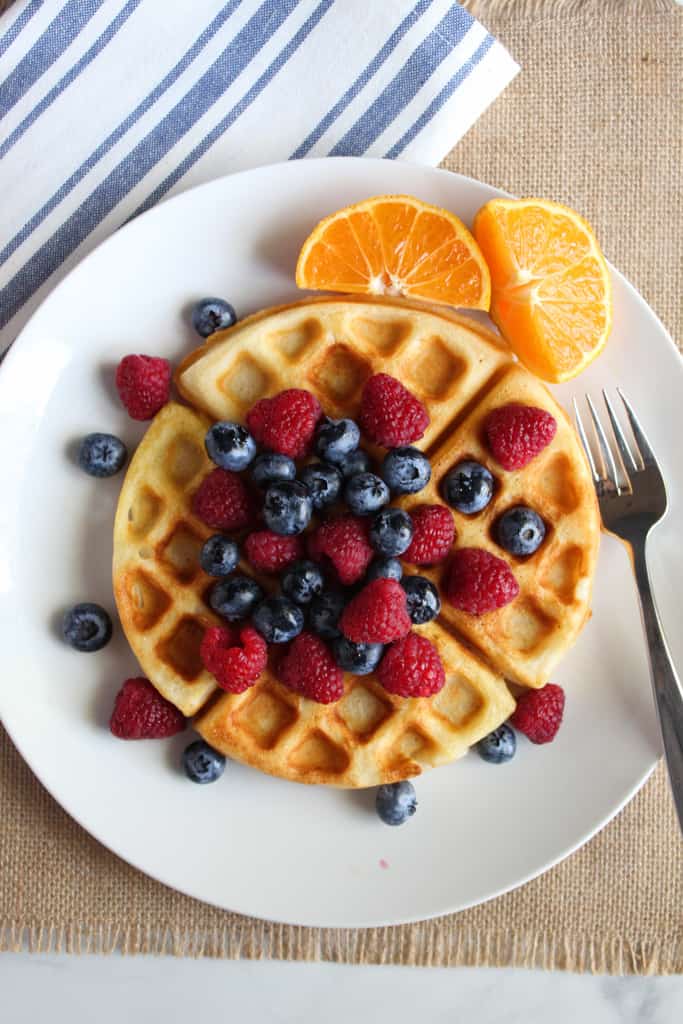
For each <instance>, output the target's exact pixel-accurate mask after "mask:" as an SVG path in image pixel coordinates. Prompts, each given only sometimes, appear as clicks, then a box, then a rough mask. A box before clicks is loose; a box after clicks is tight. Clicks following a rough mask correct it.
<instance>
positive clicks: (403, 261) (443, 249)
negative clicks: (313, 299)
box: [296, 196, 491, 309]
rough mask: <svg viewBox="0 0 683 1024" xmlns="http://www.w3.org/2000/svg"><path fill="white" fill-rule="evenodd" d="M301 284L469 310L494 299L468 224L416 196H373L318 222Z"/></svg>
mask: <svg viewBox="0 0 683 1024" xmlns="http://www.w3.org/2000/svg"><path fill="white" fill-rule="evenodd" d="M296 283H297V285H298V286H299V287H300V288H310V289H313V290H314V291H320V290H322V291H334V292H354V293H361V294H364V295H367V294H369V295H410V296H413V297H416V298H420V299H426V300H428V301H429V302H436V303H440V304H443V305H448V306H461V307H467V308H470V309H488V308H489V300H490V295H491V283H490V276H489V271H488V267H487V266H486V263H485V261H484V258H483V256H482V254H481V251H480V249H479V246H478V245H477V243H476V242H475V240H474V238H473V237H472V235H471V234H470V232H469V231H468V230H467V228H466V227H465V225H464V224H463V223H462V221H461V220H459V219H458V218H457V217H456V216H455V215H454V214H452V213H449V212H448V210H440V209H439V208H438V207H436V206H429V205H428V204H427V203H423V202H421V200H419V199H414V198H413V197H412V196H375V197H374V198H373V199H366V200H365V201H364V202H362V203H356V204H355V205H354V206H347V207H345V208H344V209H343V210H338V211H337V212H336V213H333V214H332V215H331V216H330V217H326V218H325V220H322V221H320V223H319V224H318V225H317V226H316V227H315V228H314V229H313V231H312V232H311V234H310V235H309V236H308V238H307V239H306V241H305V242H304V244H303V248H302V249H301V253H300V254H299V261H298V263H297V267H296Z"/></svg>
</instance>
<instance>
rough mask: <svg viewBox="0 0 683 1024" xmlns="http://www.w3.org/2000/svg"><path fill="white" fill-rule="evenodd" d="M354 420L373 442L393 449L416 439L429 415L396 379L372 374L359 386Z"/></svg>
mask: <svg viewBox="0 0 683 1024" xmlns="http://www.w3.org/2000/svg"><path fill="white" fill-rule="evenodd" d="M358 422H359V424H360V426H361V429H362V430H363V432H364V433H365V436H366V437H367V438H369V440H370V441H373V442H374V444H381V445H383V446H384V447H385V448H396V447H398V445H404V444H411V443H412V442H413V441H418V440H419V439H420V438H421V437H422V435H423V434H424V432H425V430H426V429H427V427H428V426H429V416H428V414H427V410H426V409H425V407H424V405H423V404H422V402H420V401H418V399H417V398H416V397H415V395H412V394H411V393H410V391H408V389H407V388H405V387H404V386H403V384H401V382H400V381H398V380H396V378H395V377H390V376H389V374H388V373H376V374H375V375H374V376H373V377H370V379H369V380H368V381H367V383H366V385H365V387H364V388H363V397H362V399H361V404H360V413H359V416H358Z"/></svg>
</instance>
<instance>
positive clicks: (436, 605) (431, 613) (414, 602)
mask: <svg viewBox="0 0 683 1024" xmlns="http://www.w3.org/2000/svg"><path fill="white" fill-rule="evenodd" d="M401 586H402V587H403V589H404V590H405V592H406V606H407V608H408V615H409V616H410V621H411V622H412V623H413V625H414V626H422V625H423V624H424V623H425V622H431V621H432V619H435V618H436V616H437V615H438V614H439V612H440V611H441V598H440V597H439V591H438V590H437V589H436V587H435V586H434V584H433V583H432V582H431V580H428V579H426V577H424V576H404V577H403V579H402V580H401Z"/></svg>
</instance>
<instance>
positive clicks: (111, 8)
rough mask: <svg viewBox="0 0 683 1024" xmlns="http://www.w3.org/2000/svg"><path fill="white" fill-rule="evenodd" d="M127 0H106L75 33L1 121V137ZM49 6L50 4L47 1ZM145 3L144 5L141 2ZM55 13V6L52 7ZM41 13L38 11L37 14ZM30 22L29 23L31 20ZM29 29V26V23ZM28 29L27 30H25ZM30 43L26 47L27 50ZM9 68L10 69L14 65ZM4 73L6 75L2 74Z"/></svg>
mask: <svg viewBox="0 0 683 1024" xmlns="http://www.w3.org/2000/svg"><path fill="white" fill-rule="evenodd" d="M124 4H125V0H105V3H103V4H102V7H101V8H100V9H99V10H98V11H97V12H96V13H95V14H94V15H93V16H92V18H91V19H90V21H89V22H88V23H87V25H86V26H85V28H84V29H83V30H82V31H81V32H80V33H79V34H78V35H77V36H76V38H75V39H74V41H73V42H72V43H71V45H70V46H68V47H67V48H66V49H65V50H64V52H63V53H62V54H61V56H60V57H58V58H57V60H56V61H55V62H54V64H53V65H52V67H51V68H50V70H49V73H47V74H45V75H41V77H40V78H39V79H38V81H37V82H34V83H33V85H32V86H31V88H30V89H28V90H27V91H26V92H25V93H24V95H23V96H22V97H21V99H20V100H19V102H18V103H17V104H16V105H15V106H14V107H13V108H12V110H10V111H9V113H8V114H7V115H6V116H5V117H4V118H3V119H2V122H1V123H0V138H2V139H5V138H7V136H8V135H9V134H10V133H11V132H12V130H13V129H14V128H15V127H16V126H17V125H18V124H19V122H20V121H23V119H24V118H25V117H26V115H27V114H29V113H30V112H31V111H32V110H33V108H34V107H35V105H36V104H37V103H39V102H40V100H41V99H42V98H43V96H45V94H46V93H48V92H49V91H50V89H51V88H52V87H53V85H55V83H56V82H58V81H59V79H60V78H62V76H63V75H65V74H66V72H67V71H68V70H69V68H71V67H72V65H73V64H75V63H76V62H77V61H78V59H79V58H80V57H82V56H83V54H84V53H85V51H86V50H87V49H88V48H89V47H90V46H92V44H93V43H94V42H95V40H96V39H97V37H98V36H99V35H101V34H102V32H104V30H105V29H106V27H107V25H109V23H110V22H111V21H113V20H114V18H115V17H116V15H117V14H118V13H119V11H120V10H121V8H122V7H123V6H124ZM48 6H50V5H49V4H48ZM141 6H142V5H141ZM52 13H53V17H54V13H55V12H54V10H53V12H52ZM37 16H38V15H36V17H37ZM133 17H135V15H133ZM29 24H30V23H29ZM27 29H28V26H27ZM25 31H26V30H25ZM26 49H28V47H25V48H24V52H25V50H26ZM8 70H11V66H10V68H9V69H8ZM3 77H4V76H3Z"/></svg>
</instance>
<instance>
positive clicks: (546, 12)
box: [458, 0, 675, 20]
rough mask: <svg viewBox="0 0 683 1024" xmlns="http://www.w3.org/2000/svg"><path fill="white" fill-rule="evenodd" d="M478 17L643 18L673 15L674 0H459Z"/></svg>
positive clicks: (461, 4)
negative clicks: (589, 15)
mask: <svg viewBox="0 0 683 1024" xmlns="http://www.w3.org/2000/svg"><path fill="white" fill-rule="evenodd" d="M458 2H459V3H460V6H461V7H465V8H466V9H467V10H468V11H469V12H470V14H473V15H474V16H475V18H482V19H485V18H486V17H487V16H490V17H496V18H499V17H500V18H504V17H507V16H512V17H514V18H515V19H517V20H518V19H520V18H534V19H538V18H558V17H563V18H571V17H576V16H578V15H581V16H584V17H585V16H586V15H587V14H595V16H596V17H604V16H605V15H610V14H612V15H613V14H621V16H622V17H623V18H633V17H636V18H642V17H645V16H647V15H648V14H670V13H671V10H672V8H674V7H675V5H674V0H458Z"/></svg>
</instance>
